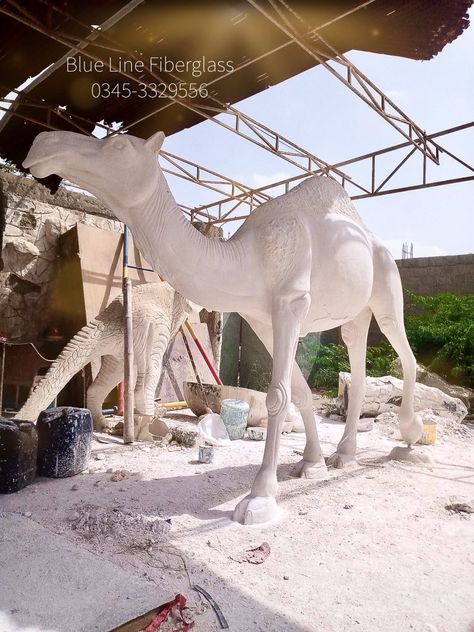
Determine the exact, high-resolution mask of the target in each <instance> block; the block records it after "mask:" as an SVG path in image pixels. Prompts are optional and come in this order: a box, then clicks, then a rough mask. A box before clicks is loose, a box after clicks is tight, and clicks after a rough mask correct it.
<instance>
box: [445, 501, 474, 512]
mask: <svg viewBox="0 0 474 632" xmlns="http://www.w3.org/2000/svg"><path fill="white" fill-rule="evenodd" d="M445 509H446V510H447V511H449V512H450V513H457V514H472V513H474V507H472V506H471V505H468V504H467V503H451V504H450V505H446V506H445Z"/></svg>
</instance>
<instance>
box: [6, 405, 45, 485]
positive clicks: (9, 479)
mask: <svg viewBox="0 0 474 632" xmlns="http://www.w3.org/2000/svg"><path fill="white" fill-rule="evenodd" d="M37 454H38V435H37V432H36V427H35V425H34V424H33V423H32V422H31V421H21V420H20V419H5V417H0V493H2V494H11V493H12V492H17V491H19V490H20V489H22V488H23V487H26V485H29V484H30V483H32V482H33V480H34V478H35V476H36V459H37Z"/></svg>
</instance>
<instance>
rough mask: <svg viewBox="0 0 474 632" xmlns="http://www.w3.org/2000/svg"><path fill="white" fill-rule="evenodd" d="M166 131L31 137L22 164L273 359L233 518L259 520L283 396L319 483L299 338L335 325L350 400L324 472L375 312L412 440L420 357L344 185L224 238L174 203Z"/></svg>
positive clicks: (417, 431) (361, 370)
mask: <svg viewBox="0 0 474 632" xmlns="http://www.w3.org/2000/svg"><path fill="white" fill-rule="evenodd" d="M163 141H164V134H163V132H157V133H156V134H154V135H153V136H152V137H151V138H149V139H148V140H146V141H145V140H142V139H140V138H136V137H133V136H128V135H123V134H121V135H116V136H112V137H108V138H106V139H103V140H98V139H96V138H92V137H87V136H83V135H80V134H76V133H73V132H43V133H41V134H39V135H38V136H37V137H36V139H35V141H34V143H33V145H32V147H31V149H30V151H29V153H28V155H27V157H26V159H25V161H24V163H23V166H24V167H25V168H29V169H30V171H31V173H32V174H33V175H34V176H36V177H39V178H42V177H45V176H48V175H51V174H52V173H56V174H58V175H60V176H62V177H65V178H67V179H68V180H70V181H71V182H73V183H75V184H76V185H79V186H81V187H83V188H85V189H87V190H88V191H90V192H91V193H93V194H94V195H95V196H96V197H97V198H98V199H99V200H100V201H101V202H102V203H104V204H105V205H106V206H108V207H109V208H110V209H111V210H112V211H113V213H114V214H115V215H116V216H117V217H118V218H119V219H120V220H122V221H123V222H124V223H126V224H127V226H128V227H129V228H130V230H131V232H132V234H133V237H134V242H135V244H137V246H138V248H139V249H140V251H141V253H142V255H143V257H144V258H145V259H146V260H147V261H149V262H150V264H151V265H152V266H153V268H154V269H155V271H156V272H158V273H159V274H160V276H161V277H162V278H164V279H166V280H167V281H168V282H169V283H170V284H171V285H172V286H173V287H174V288H176V290H177V291H179V292H180V293H181V294H183V296H186V297H188V298H189V299H191V300H192V301H194V302H196V303H197V304H199V305H202V306H203V307H205V308H206V309H208V310H216V311H226V312H233V311H234V312H239V313H240V314H241V315H242V317H243V318H245V320H247V322H248V323H249V324H250V326H251V327H252V328H253V330H254V331H255V333H256V334H257V335H258V337H259V338H260V339H261V340H262V342H263V343H264V344H265V346H266V347H267V349H268V351H269V352H270V354H271V355H272V356H273V371H272V381H271V384H270V387H269V390H268V395H267V408H268V420H269V421H268V432H267V439H266V443H265V451H264V456H263V462H262V466H261V468H260V470H259V472H258V474H257V476H256V478H255V481H254V483H253V485H252V489H251V492H250V494H249V495H248V496H246V497H245V498H244V499H243V500H242V501H241V502H240V503H239V504H238V506H237V507H236V509H235V511H234V519H235V520H238V521H240V522H243V523H246V524H249V523H260V522H265V521H267V520H270V519H272V518H274V517H275V516H276V515H278V507H277V503H276V495H277V492H278V483H277V476H276V472H277V463H278V450H279V442H280V434H281V433H280V428H281V426H282V424H283V422H284V420H285V418H286V415H287V412H288V408H289V404H290V401H293V402H294V403H295V405H296V406H297V407H298V408H299V409H300V412H301V415H302V417H303V422H304V425H305V430H306V447H305V450H304V453H303V459H302V460H301V461H300V463H299V464H298V465H297V466H296V473H297V474H298V475H299V476H307V477H322V476H326V464H325V460H324V458H323V455H322V452H321V446H320V443H319V438H318V432H317V428H316V420H315V417H314V413H313V408H312V396H311V391H310V389H309V387H308V385H307V383H306V381H305V379H304V376H303V374H302V373H301V371H300V370H299V368H298V367H297V366H296V365H295V363H294V358H295V352H296V346H297V343H298V338H299V337H300V336H304V335H305V334H307V333H309V332H316V331H324V330H326V329H332V328H334V327H337V326H339V325H342V336H343V339H344V341H345V343H346V345H347V347H348V350H349V358H350V362H351V371H352V396H351V399H350V403H349V409H348V413H347V421H346V425H345V429H344V434H343V437H342V439H341V441H340V442H339V444H338V447H337V450H336V452H335V454H333V455H332V456H331V457H330V458H329V461H328V462H329V465H332V466H335V467H342V466H343V465H344V464H345V463H347V462H350V461H352V460H354V458H355V454H356V436H357V423H358V420H359V415H360V408H361V404H362V400H363V397H364V388H365V352H366V341H367V331H368V328H369V323H370V319H371V317H372V313H373V314H374V315H375V317H376V319H377V321H378V323H379V325H380V328H381V329H382V331H383V333H384V334H385V335H386V336H387V338H388V339H389V341H390V342H391V344H392V345H393V346H394V348H395V350H396V352H397V354H398V355H399V357H400V359H401V362H402V366H403V371H404V378H405V379H404V388H403V402H402V405H401V407H400V430H401V433H402V435H403V437H404V439H405V441H406V442H407V443H408V444H412V443H415V442H416V441H417V440H418V439H419V437H420V436H421V434H422V432H423V424H422V421H421V419H420V418H419V417H417V416H416V415H415V413H414V410H413V391H414V386H415V374H416V362H415V358H414V356H413V353H412V352H411V349H410V347H409V345H408V341H407V338H406V335H405V329H404V324H403V296H402V287H401V282H400V275H399V273H398V269H397V266H396V264H395V262H394V260H393V258H392V256H391V255H390V253H389V252H388V250H387V249H386V248H385V247H384V246H383V245H382V243H381V242H379V241H378V240H377V239H376V238H375V237H374V236H373V235H372V234H371V233H370V232H369V231H368V230H367V229H366V228H365V226H364V225H363V223H362V220H361V219H360V217H359V216H358V214H357V212H356V210H355V208H354V206H353V205H352V202H351V200H350V198H349V197H348V195H347V194H346V192H345V191H344V189H343V188H342V187H341V186H340V185H339V184H338V183H337V182H335V181H334V180H333V179H331V178H328V177H320V176H314V177H312V178H308V179H307V180H305V181H304V182H303V183H301V184H300V185H298V186H297V187H295V188H294V189H292V190H291V191H289V192H288V193H286V194H285V195H283V196H280V197H278V198H275V199H272V200H269V201H267V202H265V203H264V204H262V205H261V206H260V207H259V208H258V209H256V210H255V211H254V212H253V213H252V214H251V215H250V216H249V217H248V218H247V219H246V221H245V222H244V223H243V225H242V226H241V227H240V228H239V230H238V231H237V232H236V233H235V234H234V235H233V236H232V237H231V238H230V239H229V240H227V241H226V242H218V241H216V240H209V239H207V238H206V237H205V236H203V235H201V234H200V233H199V232H198V231H197V230H195V229H194V228H193V227H192V226H191V224H190V223H189V222H188V221H187V220H186V219H185V217H184V216H183V214H182V212H181V210H180V208H179V206H178V204H177V203H176V201H175V200H174V198H173V196H172V194H171V191H170V190H169V187H168V184H167V182H166V180H165V177H164V175H163V172H162V171H161V169H160V166H159V164H158V161H157V159H156V156H157V154H158V153H159V151H160V148H161V145H162V143H163Z"/></svg>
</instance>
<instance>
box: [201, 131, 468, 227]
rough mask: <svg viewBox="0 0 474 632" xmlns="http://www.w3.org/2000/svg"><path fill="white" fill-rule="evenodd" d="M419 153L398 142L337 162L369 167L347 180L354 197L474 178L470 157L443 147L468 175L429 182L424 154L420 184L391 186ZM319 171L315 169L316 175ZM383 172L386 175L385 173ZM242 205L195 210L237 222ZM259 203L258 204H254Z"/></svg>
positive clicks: (275, 190)
mask: <svg viewBox="0 0 474 632" xmlns="http://www.w3.org/2000/svg"><path fill="white" fill-rule="evenodd" d="M472 128H474V121H470V122H469V123H465V124H463V125H457V126H456V127H451V128H449V129H445V130H442V131H439V132H435V133H433V134H428V135H427V138H428V139H429V140H433V139H437V138H440V137H442V136H450V135H454V134H456V133H459V132H462V131H465V130H468V129H472ZM400 151H403V152H404V154H403V156H398V158H397V161H396V162H395V164H394V165H393V164H392V165H391V170H390V171H389V172H388V175H385V174H386V172H387V165H386V164H385V165H383V164H382V162H383V158H385V157H387V156H388V157H390V155H392V156H395V155H396V153H397V152H400ZM415 154H416V151H415V149H414V147H413V146H412V144H411V143H410V142H405V143H400V144H398V145H392V146H391V147H386V148H383V149H379V150H377V151H373V152H370V153H367V154H363V155H361V156H357V157H355V158H349V159H348V160H343V161H341V162H338V163H336V165H335V166H336V167H344V168H346V169H347V168H349V169H350V167H351V166H352V165H358V167H359V166H360V165H361V164H362V165H363V166H365V169H366V175H365V179H364V180H362V181H360V180H359V182H356V180H355V178H353V179H352V180H350V181H346V182H344V185H345V188H346V189H349V188H351V187H356V189H357V190H356V191H355V192H352V195H351V198H352V199H353V200H361V199H365V198H369V197H377V196H380V195H388V194H391V193H401V192H406V191H415V190H418V189H423V188H430V187H434V186H442V185H446V184H456V183H461V182H469V181H472V180H474V165H471V164H469V162H468V161H467V160H463V159H462V158H459V157H458V156H456V155H455V154H453V153H452V152H450V151H448V150H447V149H445V148H440V157H441V158H442V157H443V156H444V157H446V158H448V159H450V160H452V161H454V162H456V163H457V164H459V165H460V166H461V167H462V168H463V169H464V170H465V171H466V173H465V175H463V176H461V177H457V178H448V179H439V180H434V181H429V180H428V179H427V171H426V166H427V164H426V163H427V158H426V156H423V157H422V161H421V164H419V165H418V170H419V171H418V178H417V182H416V184H412V185H407V186H402V187H392V188H390V185H391V183H392V181H393V179H394V176H395V175H396V174H397V173H399V172H400V171H401V170H402V169H403V167H404V166H405V165H406V164H407V162H408V160H409V159H410V158H411V157H412V156H413V155H415ZM316 174H317V172H315V175H316ZM382 174H383V175H382ZM307 177H308V176H307V175H305V174H301V175H296V176H293V177H291V178H287V179H285V180H280V181H278V182H274V183H272V184H268V185H265V186H263V187H259V188H258V189H253V190H252V194H253V198H252V199H254V200H256V198H255V195H256V194H257V193H260V194H261V193H266V194H269V195H272V197H274V196H276V195H282V194H283V193H286V192H288V191H289V190H290V189H291V188H293V186H295V185H297V184H299V183H300V182H302V181H303V180H304V179H305V178H307ZM239 206H240V204H238V203H235V200H233V199H231V198H223V199H221V200H217V201H216V202H213V203H211V204H206V205H203V206H199V207H197V208H195V209H194V211H195V212H204V211H207V212H209V213H211V214H212V215H214V216H219V217H220V218H221V220H220V221H221V223H224V222H228V221H236V220H237V219H239V220H241V219H243V218H245V217H246V216H247V215H248V214H247V215H245V214H242V213H240V214H239V215H238V217H235V216H234V217H233V216H232V213H234V212H235V211H236V210H237V209H238V208H239ZM254 206H255V205H254Z"/></svg>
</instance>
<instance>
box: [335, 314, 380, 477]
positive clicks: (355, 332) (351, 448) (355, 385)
mask: <svg viewBox="0 0 474 632" xmlns="http://www.w3.org/2000/svg"><path fill="white" fill-rule="evenodd" d="M371 318H372V311H371V310H370V308H369V307H366V308H365V309H363V310H362V311H361V312H360V314H358V315H357V316H356V317H355V318H354V320H352V321H350V322H348V323H345V324H344V325H343V326H342V328H341V335H342V339H343V340H344V343H345V345H346V347H347V351H348V354H349V362H350V365H351V390H350V394H349V405H348V407H347V415H346V426H345V429H344V434H343V435H342V439H341V440H340V441H339V443H338V446H337V450H336V452H335V453H334V454H332V455H331V456H330V457H329V459H328V461H327V464H328V465H330V466H332V467H335V468H342V467H344V465H346V464H347V463H350V462H351V461H355V455H356V448H357V424H358V422H359V418H360V412H361V410H362V403H363V401H364V396H365V365H366V352H367V333H368V331H369V325H370V320H371Z"/></svg>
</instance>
